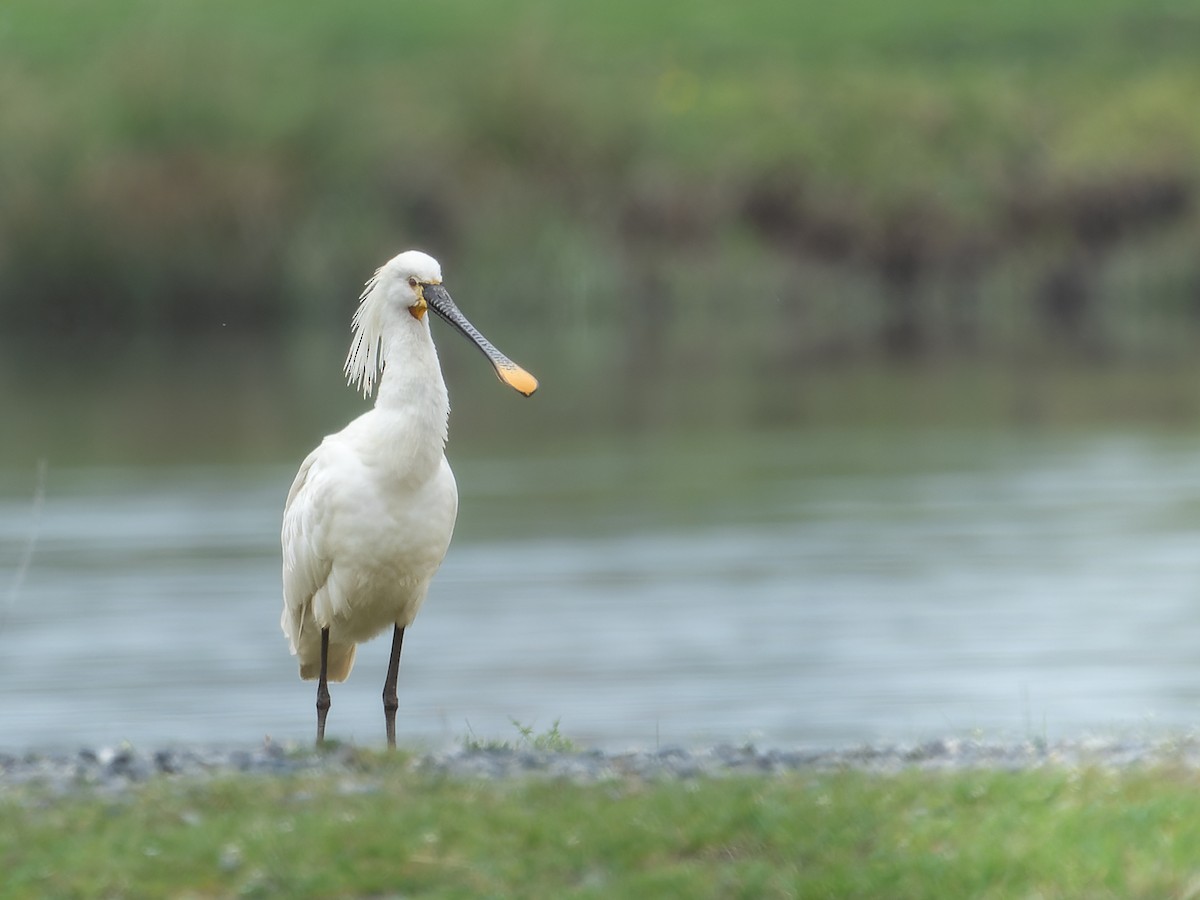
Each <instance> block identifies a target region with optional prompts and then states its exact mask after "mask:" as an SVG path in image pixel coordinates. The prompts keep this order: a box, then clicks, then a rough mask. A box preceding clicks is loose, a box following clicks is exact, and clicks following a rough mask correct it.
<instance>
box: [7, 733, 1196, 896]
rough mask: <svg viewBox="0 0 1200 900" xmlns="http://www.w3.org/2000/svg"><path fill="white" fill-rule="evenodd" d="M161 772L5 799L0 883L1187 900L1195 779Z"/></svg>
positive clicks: (234, 890)
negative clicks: (116, 788) (94, 787)
mask: <svg viewBox="0 0 1200 900" xmlns="http://www.w3.org/2000/svg"><path fill="white" fill-rule="evenodd" d="M360 769H361V771H359V772H358V773H356V774H355V775H353V776H350V775H344V774H343V775H326V776H313V775H305V776H293V777H286V778H261V777H238V778H227V779H221V780H219V781H215V782H212V783H198V782H173V781H170V780H166V779H162V778H160V779H156V780H153V781H151V782H150V783H148V784H146V785H144V786H141V787H139V788H137V789H136V790H135V791H134V792H133V794H132V795H131V796H130V797H127V798H121V799H106V798H103V797H100V796H94V795H87V794H81V795H77V796H73V797H69V798H50V797H46V796H42V795H39V793H38V791H37V790H35V789H24V788H23V789H8V790H6V791H5V792H4V793H2V794H0V812H2V815H0V867H2V868H3V871H4V873H5V876H4V881H3V886H2V887H0V895H2V896H5V897H43V896H118V895H119V896H125V897H159V896H193V897H196V896H198V897H206V896H252V897H253V896H264V897H265V896H290V897H329V896H391V895H404V896H410V897H416V896H437V897H477V896H495V897H613V896H621V897H662V896H687V897H698V898H702V897H722V898H726V897H747V898H750V897H754V898H770V897H781V898H782V897H884V896H886V897H929V896H946V897H1028V896H1041V897H1048V898H1056V897H1063V898H1065V897H1083V896H1087V897H1169V896H1175V897H1181V896H1190V895H1191V894H1192V892H1194V891H1195V889H1196V886H1197V883H1198V882H1197V879H1198V878H1200V863H1198V862H1197V859H1196V855H1195V848H1196V847H1197V846H1198V844H1200V776H1198V775H1197V773H1195V772H1193V771H1186V770H1178V769H1173V768H1170V767H1167V768H1156V769H1152V770H1146V771H1128V772H1124V773H1120V774H1114V773H1112V772H1109V771H1105V770H1101V769H1083V770H1079V771H1068V770H1055V769H1047V770H1034V771H1028V772H1023V773H1019V774H1011V773H999V772H986V771H974V772H964V773H957V774H926V773H920V772H906V773H903V774H899V775H889V776H884V775H872V774H865V773H861V772H855V771H844V772H835V773H827V774H817V773H811V774H799V775H793V776H789V777H779V778H766V779H763V778H744V777H734V778H728V779H721V780H700V781H684V782H662V783H645V782H641V781H636V780H614V781H612V782H608V783H604V784H599V785H594V786H579V785H573V784H568V783H560V782H552V781H541V780H536V779H531V780H516V781H510V782H504V783H484V782H477V781H470V780H456V779H446V778H439V777H430V776H426V775H421V774H416V773H413V772H410V771H408V770H407V768H406V766H405V764H404V761H403V759H400V760H389V759H387V758H384V757H381V756H371V755H364V756H363V758H362V759H361V760H360Z"/></svg>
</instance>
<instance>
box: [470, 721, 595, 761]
mask: <svg viewBox="0 0 1200 900" xmlns="http://www.w3.org/2000/svg"><path fill="white" fill-rule="evenodd" d="M508 721H510V722H512V724H513V727H514V728H516V729H517V733H518V734H519V735H520V740H518V741H517V742H516V743H515V744H514V743H513V742H512V741H505V740H500V739H498V738H487V739H481V738H480V737H479V736H477V735H476V734H475V732H474V730H472V728H471V723H470V722H468V723H467V736H466V737H465V738H463V748H464V749H466V750H538V751H541V752H548V753H573V752H574V751H575V750H576V749H578V748H577V747H576V746H575V742H574V741H572V740H571V739H570V738H569V737H567V736H566V735H565V734H563V733H562V732H561V731H560V730H559V728H558V724H559V722H561V721H562V719H555V720H554V723H553V724H552V725H551V726H550V727H549V728H548V729H547V730H545V731H543V732H542V733H541V734H537V733H535V732H534V730H533V725H525V724H523V723H522V722H520V721H518V720H517V719H514V718H513V717H511V716H510V717H509V719H508Z"/></svg>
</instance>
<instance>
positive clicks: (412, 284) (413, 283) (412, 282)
mask: <svg viewBox="0 0 1200 900" xmlns="http://www.w3.org/2000/svg"><path fill="white" fill-rule="evenodd" d="M418 284H420V282H419V281H417V276H416V275H409V276H408V286H409V287H410V288H414V289H415V288H416V286H417V285H418Z"/></svg>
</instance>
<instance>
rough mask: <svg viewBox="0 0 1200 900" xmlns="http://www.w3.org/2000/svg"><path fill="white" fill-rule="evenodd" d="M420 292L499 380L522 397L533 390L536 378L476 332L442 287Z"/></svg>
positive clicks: (430, 287) (426, 286) (431, 286)
mask: <svg viewBox="0 0 1200 900" xmlns="http://www.w3.org/2000/svg"><path fill="white" fill-rule="evenodd" d="M422 293H423V294H424V296H425V302H426V303H427V304H429V308H430V309H432V310H433V311H434V312H435V313H437V314H438V315H439V316H441V317H442V318H443V319H445V320H446V321H447V322H449V323H450V324H451V325H453V326H454V327H455V328H457V329H458V330H459V331H460V332H462V334H464V335H466V337H467V338H468V339H469V340H470V341H471V343H473V344H474V345H475V346H476V347H478V348H479V349H480V350H482V351H483V355H484V356H486V357H487V358H488V361H489V362H491V364H492V368H494V369H495V370H496V374H497V375H498V376H499V377H500V380H501V381H503V382H504V383H505V384H507V385H508V386H509V387H510V388H512V389H513V390H516V391H519V392H520V393H522V394H524V395H525V396H526V397H528V396H529V395H530V394H532V393H533V392H534V391H536V390H537V387H538V382H537V379H536V378H534V377H533V376H532V375H530V374H529V373H528V372H526V371H525V370H524V369H522V368H521V367H520V366H518V365H517V364H516V363H515V362H513V361H512V360H511V359H509V358H508V357H507V356H505V355H504V354H503V353H501V352H500V351H499V350H497V349H496V347H495V346H494V345H493V344H492V342H491V341H489V340H488V339H487V338H485V337H484V336H483V335H482V334H480V333H479V329H477V328H476V327H475V326H474V325H472V324H471V323H470V322H469V321H467V317H466V316H464V315H463V314H462V313H461V312H460V311H459V309H458V307H457V306H456V305H455V303H454V301H453V300H452V299H450V294H449V293H448V292H447V291H446V289H445V288H444V287H442V286H441V285H440V284H427V285H424V290H423V291H422Z"/></svg>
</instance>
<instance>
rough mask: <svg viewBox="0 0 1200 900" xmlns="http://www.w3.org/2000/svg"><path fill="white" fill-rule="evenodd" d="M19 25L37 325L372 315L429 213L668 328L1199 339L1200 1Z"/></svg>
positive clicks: (812, 340) (572, 302)
mask: <svg viewBox="0 0 1200 900" xmlns="http://www.w3.org/2000/svg"><path fill="white" fill-rule="evenodd" d="M68 9H69V14H67V13H66V10H68ZM0 26H2V27H0V102H2V104H3V107H4V109H5V115H4V116H3V117H0V323H2V324H3V325H4V326H5V328H6V329H8V330H9V331H13V330H37V331H46V330H57V331H60V332H70V331H76V332H84V333H91V332H94V331H95V330H97V329H102V330H109V331H117V332H126V331H129V330H143V331H162V330H173V331H178V332H182V333H193V332H195V331H197V330H207V331H218V330H222V329H241V330H263V329H274V328H279V327H285V326H290V325H293V324H296V323H310V324H311V323H318V324H321V325H322V326H324V325H326V324H328V325H331V326H332V325H334V324H336V325H338V326H341V325H342V324H343V323H344V321H345V317H346V313H347V310H348V309H349V308H350V306H351V304H352V302H353V299H354V296H355V285H356V284H359V283H361V281H362V280H363V279H364V277H365V276H366V274H368V273H369V272H370V271H371V269H372V268H373V267H374V266H375V265H376V264H378V263H379V262H380V261H381V260H382V259H385V258H386V257H387V256H388V255H389V254H390V253H392V252H394V251H395V250H396V249H397V248H399V247H401V246H404V245H408V244H420V245H423V246H426V247H429V248H430V249H433V250H435V252H437V253H438V255H439V256H441V257H443V259H444V261H445V262H446V265H447V268H448V269H449V270H450V271H452V272H454V284H455V285H456V286H457V287H458V290H459V291H460V292H461V293H462V294H463V296H475V297H486V298H487V302H488V303H490V304H495V305H497V306H499V307H502V308H503V309H504V310H505V313H506V314H507V315H509V316H511V317H513V318H514V319H516V320H518V321H520V320H526V319H528V318H530V317H535V316H536V317H539V318H542V319H547V320H549V321H551V322H552V323H554V324H555V325H556V326H557V327H558V328H559V329H560V331H563V332H568V331H569V332H571V333H574V334H576V335H583V334H586V335H588V337H589V339H590V340H593V341H608V342H610V343H612V344H613V345H616V346H621V347H623V348H626V351H627V352H628V353H629V354H630V355H631V356H632V357H633V358H635V359H642V358H645V357H646V356H647V355H648V354H649V353H650V352H651V351H657V350H659V349H660V348H662V347H664V346H666V347H668V348H669V349H671V350H672V352H675V353H676V354H677V355H676V357H675V358H676V359H677V360H679V361H683V360H686V359H687V358H688V355H689V354H695V353H698V352H702V351H703V350H704V349H706V348H710V347H711V346H712V344H713V342H714V339H715V337H716V336H720V338H721V339H722V340H724V341H727V342H728V343H729V344H730V345H731V346H736V347H740V348H745V349H750V348H753V349H754V350H755V351H756V352H757V353H759V354H760V355H766V356H768V357H770V358H771V359H774V360H777V361H779V362H782V363H788V362H794V361H797V360H800V361H810V360H821V359H825V358H829V357H844V356H847V355H861V354H864V353H870V354H876V353H884V354H889V355H900V356H912V355H929V354H938V353H946V352H956V353H957V352H996V353H1012V352H1018V351H1020V352H1028V351H1029V350H1031V349H1033V350H1045V351H1047V352H1059V351H1061V350H1063V349H1064V348H1067V349H1069V350H1070V351H1071V352H1075V353H1081V354H1085V355H1089V356H1096V355H1099V356H1101V357H1104V356H1108V355H1111V354H1123V355H1127V356H1135V357H1136V356H1139V355H1148V354H1154V355H1161V354H1163V353H1180V352H1185V351H1190V350H1191V349H1192V348H1193V347H1194V345H1195V342H1196V340H1197V337H1198V335H1200V287H1198V285H1200V262H1197V260H1198V259H1200V255H1198V254H1196V252H1195V248H1196V247H1197V244H1198V243H1200V219H1198V218H1197V212H1196V210H1195V204H1194V202H1193V199H1194V196H1195V192H1196V188H1197V185H1198V183H1200V125H1197V119H1196V117H1195V115H1194V109H1195V97H1196V96H1197V93H1198V91H1200V64H1197V62H1196V59H1195V55H1194V52H1193V48H1194V45H1195V38H1196V37H1197V36H1198V35H1200V14H1198V13H1196V12H1195V11H1194V10H1190V9H1187V8H1184V7H1183V6H1181V5H1179V4H1177V3H1168V2H1165V0H1156V2H1149V3H1147V2H1139V0H1105V2H1102V3H1085V2H1081V0H1049V2H1042V3H1037V4H1034V3H1014V4H1004V5H1002V6H1000V7H996V8H994V9H993V8H983V7H981V8H978V9H975V8H962V7H961V5H955V4H947V3H944V2H941V0H921V2H917V3H912V4H906V5H904V6H903V7H897V6H896V5H894V4H888V3H884V2H882V0H860V2H857V3H852V4H840V5H835V6H831V7H828V8H826V7H820V6H813V5H811V4H802V5H793V6H787V5H786V4H777V3H772V2H766V0H762V2H755V3H748V4H742V5H741V6H739V7H737V8H736V10H735V9H733V8H730V7H728V5H726V4H720V3H700V4H685V3H675V2H672V3H666V4H658V5H655V6H654V7H653V8H649V7H646V6H645V5H644V4H639V5H635V4H632V3H628V2H617V3H611V4H592V5H584V6H570V7H564V6H561V5H556V4H549V3H543V2H538V0H523V2H519V3H513V4H504V5H501V6H496V5H494V4H487V3H482V2H479V0H454V2H451V3H443V4H423V3H422V4H411V5H408V6H406V7H405V8H404V11H403V13H402V14H398V13H397V11H396V9H395V7H394V6H393V5H391V4H385V3H381V2H376V0H350V2H343V3H338V4H321V5H312V6H309V7H306V8H305V9H304V10H296V9H295V8H294V7H293V6H291V5H286V4H282V3H280V2H277V0H269V2H265V3H258V4H254V5H253V6H246V5H244V4H234V3H231V2H223V0H219V2H211V3H200V2H195V0H172V2H169V3H149V2H146V0H123V2H119V3H112V4H105V5H104V6H103V7H95V8H91V7H86V8H75V6H74V5H70V4H65V3H45V4H42V3H33V2H30V0H18V2H15V3H11V4H9V5H8V6H7V7H6V9H5V12H4V14H3V20H2V22H0ZM629 313H636V315H629ZM764 334H769V335H770V336H771V338H770V340H769V341H768V342H767V346H766V347H765V348H764V347H763V346H762V345H763V338H762V336H763V335H764Z"/></svg>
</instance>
